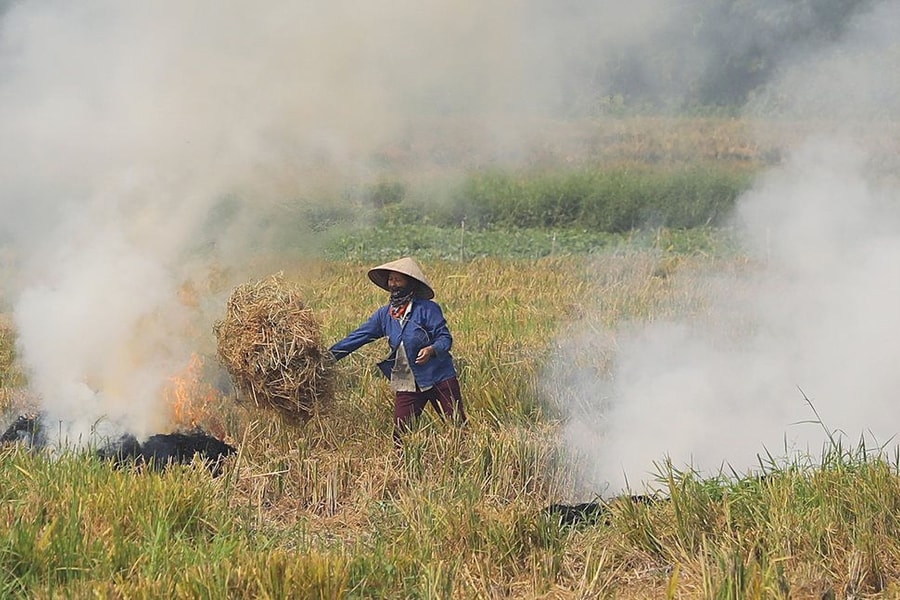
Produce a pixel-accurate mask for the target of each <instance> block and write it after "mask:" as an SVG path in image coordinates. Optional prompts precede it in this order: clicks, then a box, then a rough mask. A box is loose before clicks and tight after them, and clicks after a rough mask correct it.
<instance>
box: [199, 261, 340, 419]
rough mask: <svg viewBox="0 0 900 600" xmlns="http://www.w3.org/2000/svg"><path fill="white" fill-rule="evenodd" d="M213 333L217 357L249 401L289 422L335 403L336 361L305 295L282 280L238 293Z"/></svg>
mask: <svg viewBox="0 0 900 600" xmlns="http://www.w3.org/2000/svg"><path fill="white" fill-rule="evenodd" d="M213 331H214V332H215V335H216V341H217V356H218V358H219V360H220V361H221V362H222V364H223V365H224V366H225V368H226V369H227V370H228V373H229V374H230V375H231V378H232V380H233V382H234V384H235V387H236V388H237V390H238V391H239V393H240V394H242V395H243V396H244V397H246V398H249V399H250V400H252V401H253V403H254V404H255V405H256V406H259V407H262V408H271V409H274V410H276V411H278V412H279V413H280V414H281V415H283V416H286V417H289V418H295V419H296V418H305V417H308V416H309V415H310V414H311V413H312V412H313V411H314V410H315V409H316V407H317V406H319V405H321V404H323V403H327V402H329V401H330V400H331V398H332V369H331V365H332V362H333V361H332V358H331V354H330V353H329V352H328V350H327V348H325V347H324V346H323V345H322V342H321V326H320V324H319V321H318V319H317V318H316V315H315V313H314V312H313V311H312V310H311V309H310V308H308V307H307V306H306V303H305V302H304V301H303V297H302V292H301V290H300V289H299V287H298V286H297V285H295V284H290V283H288V282H286V281H285V280H284V278H283V277H282V276H280V275H274V276H272V277H269V278H267V279H263V280H260V281H256V282H250V283H246V284H244V285H240V286H238V287H237V288H235V289H234V291H233V292H232V294H231V297H230V298H229V300H228V305H227V308H226V313H225V317H224V318H223V319H222V320H220V321H218V322H216V324H215V325H214V328H213Z"/></svg>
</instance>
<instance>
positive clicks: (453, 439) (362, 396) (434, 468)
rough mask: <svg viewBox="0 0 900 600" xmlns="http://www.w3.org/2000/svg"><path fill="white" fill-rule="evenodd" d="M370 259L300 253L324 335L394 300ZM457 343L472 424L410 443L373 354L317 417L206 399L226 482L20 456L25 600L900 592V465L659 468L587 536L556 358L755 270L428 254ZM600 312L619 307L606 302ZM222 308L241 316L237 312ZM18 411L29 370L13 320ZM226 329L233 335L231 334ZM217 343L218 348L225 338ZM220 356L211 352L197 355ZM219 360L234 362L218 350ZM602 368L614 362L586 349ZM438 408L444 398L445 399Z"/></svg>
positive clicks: (9, 519)
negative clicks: (371, 274) (554, 381)
mask: <svg viewBox="0 0 900 600" xmlns="http://www.w3.org/2000/svg"><path fill="white" fill-rule="evenodd" d="M369 266H371V264H370V263H369V262H367V261H363V260H352V261H315V262H307V263H303V264H300V263H298V264H296V265H294V268H293V269H291V270H289V271H286V272H285V275H284V276H285V277H286V278H288V279H289V280H290V281H291V282H293V283H295V284H296V285H297V286H299V287H300V288H301V289H303V290H305V294H306V302H307V305H308V307H309V308H310V309H311V310H313V311H314V313H315V314H316V315H317V317H318V318H319V319H320V321H321V324H322V329H323V336H324V338H325V339H326V340H335V341H336V340H337V339H339V338H340V337H342V336H343V335H344V334H346V333H347V332H348V331H349V330H350V329H351V328H352V327H355V326H356V325H357V324H358V323H360V322H361V321H362V320H364V319H365V318H367V317H368V316H369V314H370V313H371V312H372V311H373V310H374V309H375V308H376V307H377V306H378V305H379V304H380V303H382V302H383V300H384V298H383V292H382V291H381V290H379V289H378V288H376V287H375V286H372V285H371V284H369V283H368V281H367V279H366V277H365V272H366V270H367V269H368V268H369ZM423 266H424V267H425V269H426V272H427V274H428V277H429V279H430V280H431V281H432V283H433V284H434V286H435V288H436V291H437V299H438V300H439V301H440V302H441V304H442V306H443V308H444V311H445V314H446V315H447V317H448V320H449V323H450V326H451V329H452V331H453V334H454V337H455V346H454V355H455V357H456V359H457V362H458V365H459V370H460V379H461V384H462V388H463V393H464V395H465V400H466V405H467V412H468V413H469V416H470V423H469V424H468V426H467V427H465V428H464V429H461V428H458V427H456V426H454V425H452V424H448V423H444V422H441V421H439V420H437V419H435V418H434V417H433V413H431V412H428V411H426V413H425V414H426V417H425V418H424V419H423V420H422V421H421V423H420V426H419V427H417V428H416V429H415V430H414V431H413V432H412V433H410V434H409V435H408V436H407V438H406V439H405V443H404V447H403V450H402V452H399V451H396V450H395V449H394V447H393V444H392V440H391V432H392V424H391V414H392V412H391V411H392V399H391V393H390V391H389V389H388V388H387V385H386V384H385V383H384V381H383V380H381V379H378V378H377V377H376V371H375V369H374V366H373V365H374V362H375V361H376V360H378V359H380V358H381V357H382V355H383V354H384V353H385V347H384V346H382V345H379V344H377V343H376V344H371V345H369V346H367V347H365V348H363V349H362V350H360V351H358V352H357V353H355V354H353V355H352V356H351V357H349V358H347V359H346V360H344V361H342V362H341V363H339V364H338V367H337V370H336V372H335V382H334V385H335V397H334V400H333V401H332V402H330V403H329V404H328V405H327V406H321V407H319V408H318V410H314V411H313V414H312V416H311V417H310V418H309V419H308V420H306V421H305V422H300V423H297V422H294V421H285V420H282V419H281V418H279V417H278V415H277V414H275V413H274V412H273V411H271V410H265V409H262V408H256V407H254V406H253V405H252V404H250V403H247V402H235V399H234V398H233V397H231V396H221V397H220V398H218V400H217V405H216V406H213V407H210V406H209V405H208V403H207V404H205V405H204V411H207V414H212V415H214V418H215V419H216V420H217V422H218V423H219V424H220V426H221V428H222V430H223V432H224V435H225V436H226V437H227V439H228V440H229V441H231V442H232V443H234V444H235V445H236V446H237V447H238V449H239V450H238V454H237V456H235V457H233V458H232V459H231V460H230V462H229V463H228V465H227V467H226V470H225V474H224V475H223V476H221V477H218V478H212V477H210V476H209V474H208V472H207V471H206V470H204V469H203V468H200V467H199V466H197V467H194V466H190V467H179V468H170V469H169V470H167V471H165V472H163V473H152V472H151V473H141V472H137V471H132V470H128V469H125V470H115V469H112V468H111V467H110V466H109V465H107V464H105V463H103V462H101V461H99V460H97V459H95V458H92V457H90V456H87V455H80V454H77V455H64V456H62V457H59V458H57V459H50V458H49V457H47V456H46V455H44V454H42V453H32V452H28V451H26V450H25V449H23V448H21V447H18V446H15V445H11V446H10V445H7V446H5V447H2V448H0V471H2V481H3V482H4V484H3V486H2V487H0V511H2V512H0V514H2V517H0V519H2V523H3V528H2V533H0V596H2V597H5V598H61V597H65V598H87V597H92V598H94V597H108V598H148V599H149V598H160V597H168V598H273V599H274V598H473V599H474V598H560V599H563V598H607V597H608V598H612V597H616V598H779V597H783V598H788V597H790V598H837V597H896V596H897V595H898V593H900V588H898V585H897V583H896V582H897V581H898V575H900V544H898V543H897V539H900V518H898V517H897V515H898V514H900V510H898V509H900V476H898V466H897V461H896V460H890V459H889V458H885V457H880V456H877V455H873V454H872V453H871V452H869V451H867V450H866V449H865V448H856V447H840V446H838V445H836V446H835V447H833V448H832V449H831V451H830V452H829V453H827V454H826V455H825V456H823V457H822V458H821V460H819V461H814V462H810V463H800V462H795V463H793V464H790V465H786V466H785V465H783V464H780V465H779V466H777V467H776V466H775V464H774V462H773V464H772V465H770V468H769V469H768V471H767V472H766V473H764V474H763V475H761V476H755V477H749V476H748V477H738V478H734V477H729V478H725V477H721V478H715V477H714V478H711V479H710V478H701V477H699V476H698V475H697V474H695V473H692V472H691V471H689V470H685V469H683V468H682V467H681V466H679V465H669V464H666V463H665V461H663V457H660V460H661V463H660V465H661V466H660V468H659V474H658V482H659V484H660V486H662V488H663V490H664V491H665V497H664V499H662V500H661V501H659V502H652V503H637V502H634V503H632V502H622V503H616V504H613V505H611V506H610V509H609V511H608V513H606V514H605V516H604V518H602V519H600V520H595V521H592V522H585V523H580V524H579V523H576V524H573V525H567V524H564V523H562V522H561V521H560V520H559V519H557V518H555V517H554V516H553V515H551V514H548V513H547V511H546V507H548V506H549V505H551V504H553V503H566V502H569V503H574V502H581V501H590V500H592V499H594V498H593V495H592V494H593V493H595V492H596V491H595V490H590V489H585V488H584V487H583V486H582V485H580V484H579V480H578V477H577V474H578V469H579V461H580V457H578V456H575V455H573V454H572V453H570V452H569V451H567V450H566V449H565V447H563V446H562V445H561V443H560V441H559V435H558V433H559V429H560V427H561V425H562V423H563V422H564V421H565V419H566V411H565V409H564V407H563V406H562V403H561V402H560V398H559V397H558V396H556V397H555V396H554V395H553V394H547V393H546V392H545V391H544V392H542V391H541V390H545V389H546V386H545V385H544V384H545V383H546V382H544V381H542V378H543V377H545V375H546V372H545V365H546V364H547V361H548V360H549V358H550V356H551V355H552V354H553V352H554V340H555V336H557V335H558V334H559V333H560V332H562V331H564V330H565V328H566V327H571V326H572V324H573V323H580V324H581V325H580V326H582V327H591V328H596V329H597V330H598V331H599V330H602V329H604V328H612V327H614V326H615V324H616V323H618V322H620V321H622V320H625V319H638V320H648V319H653V318H657V317H659V316H661V315H664V314H667V313H671V312H676V313H677V312H685V311H697V310H702V308H703V307H702V305H701V304H702V299H701V298H698V297H691V296H690V294H686V293H685V290H684V288H683V287H681V286H677V285H675V284H674V283H673V282H674V281H675V280H676V279H677V278H676V277H674V275H676V274H684V275H687V276H689V275H690V274H691V273H692V272H696V273H703V272H707V271H711V270H715V271H717V272H740V271H741V270H742V269H745V268H748V263H747V261H746V260H745V259H742V258H740V257H736V256H730V255H722V256H718V257H717V256H714V255H709V254H706V253H682V254H672V253H671V252H668V251H667V250H666V247H658V246H657V247H644V248H637V249H635V250H634V251H633V252H615V253H605V254H596V255H569V256H551V257H545V258H539V259H501V258H482V259H477V260H472V261H465V262H462V261H455V260H441V259H433V260H429V261H428V262H426V263H424V265H423ZM601 300H602V301H601ZM223 310H224V307H223ZM0 325H2V327H0V374H2V379H0V382H2V389H0V400H2V402H3V403H4V408H5V409H6V411H7V412H8V411H11V410H12V411H14V410H15V403H16V397H17V390H18V389H19V387H20V386H21V385H22V376H21V374H20V373H18V372H17V370H16V364H15V360H14V353H13V352H12V340H13V338H14V336H15V332H14V331H13V330H12V328H11V326H10V325H9V324H8V323H6V322H0ZM210 335H211V332H210ZM206 344H208V341H207V342H206ZM199 345H202V344H201V343H200V341H198V346H199ZM202 358H203V360H207V361H215V356H214V355H213V354H212V353H210V354H208V355H204V356H203V357H202ZM583 360H586V361H594V362H595V363H596V368H597V369H598V370H603V369H604V368H606V366H605V365H606V362H605V361H607V360H608V357H604V356H599V355H598V356H588V357H584V358H583ZM429 410H430V409H429Z"/></svg>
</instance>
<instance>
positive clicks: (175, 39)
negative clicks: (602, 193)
mask: <svg viewBox="0 0 900 600" xmlns="http://www.w3.org/2000/svg"><path fill="white" fill-rule="evenodd" d="M640 4H641V6H639V7H635V8H634V9H631V8H628V9H622V8H620V7H617V5H618V3H615V2H601V3H594V4H593V6H594V8H593V9H591V10H588V9H587V6H588V3H580V2H575V3H568V4H567V3H555V2H543V1H540V2H528V3H524V4H523V3H520V2H512V1H501V2H492V3H487V4H486V3H472V2H462V3H460V2H455V1H448V0H437V1H434V2H428V3H425V4H423V3H421V2H409V1H407V0H391V1H389V2H379V3H365V2H354V1H350V0H338V1H336V2H289V1H286V0H284V1H282V0H276V1H274V2H267V3H265V4H264V5H251V4H247V3H243V4H242V3H230V4H228V5H223V4H222V3H221V2H213V1H211V0H201V1H200V2H189V3H185V2H175V1H171V0H162V1H159V2H137V1H131V0H127V1H112V0H85V1H83V2H67V1H62V0H48V1H43V2H36V1H30V0H21V1H10V2H3V3H2V4H0V140H2V143H0V213H2V215H3V219H2V221H0V245H2V247H3V254H2V258H3V263H2V264H0V272H2V273H3V274H4V280H3V293H2V297H0V299H2V300H3V302H4V310H10V311H11V312H12V313H13V315H14V319H15V323H16V327H17V332H18V334H19V344H20V356H21V359H22V361H23V363H24V366H25V367H26V369H27V371H28V376H29V382H30V386H31V388H32V390H31V391H32V393H33V394H34V396H36V397H37V398H39V399H40V401H41V402H42V404H43V408H44V409H45V411H46V413H47V419H48V420H49V421H50V422H51V423H53V427H52V428H51V429H53V431H54V432H58V433H59V434H60V436H61V437H62V438H63V439H64V441H67V442H70V443H84V442H85V440H86V439H87V438H88V437H89V436H90V434H91V432H92V431H94V430H96V429H97V428H98V427H101V425H102V424H105V425H103V426H102V427H101V429H110V430H113V431H115V430H118V429H128V430H130V431H132V432H134V433H136V434H139V435H140V434H146V433H151V432H153V431H154V430H155V429H156V428H158V427H159V426H160V419H162V418H163V417H162V416H161V407H160V404H161V390H162V388H163V387H165V385H166V380H167V378H168V377H169V376H171V375H172V374H173V373H175V372H177V371H178V369H179V367H180V366H183V365H184V364H185V363H186V362H187V361H188V357H189V355H190V353H191V352H192V351H193V350H194V349H195V347H196V339H194V338H196V337H198V336H199V337H202V336H204V335H205V336H208V335H210V334H209V325H210V321H211V317H210V315H208V314H204V313H203V312H202V311H198V307H197V305H196V301H195V300H192V299H191V298H190V294H185V290H198V289H199V290H202V289H203V288H204V277H207V276H208V275H209V272H210V270H213V269H215V270H216V272H218V273H221V272H227V269H228V268H229V267H233V268H235V269H236V270H238V272H239V273H240V274H241V276H243V277H247V276H250V275H252V274H253V273H252V267H251V265H253V264H254V261H256V260H257V259H259V258H260V257H263V256H266V255H267V254H270V253H272V251H273V250H275V251H277V250H278V248H277V247H273V244H276V243H278V241H279V240H282V241H283V240H284V239H285V238H289V239H291V243H293V244H296V245H298V246H302V240H298V239H297V238H300V237H302V235H303V234H302V232H301V231H297V232H294V231H293V230H291V229H290V228H288V227H286V226H284V225H281V226H280V228H279V226H278V224H279V223H290V222H292V221H291V217H295V216H296V215H297V214H298V213H300V212H302V211H303V209H304V208H305V207H306V206H307V205H308V204H311V203H313V202H323V201H324V202H329V201H334V200H335V199H340V198H341V193H342V192H343V191H344V190H347V189H354V188H358V187H360V186H364V185H366V184H367V183H369V182H371V181H374V180H377V178H378V177H379V176H380V174H381V169H382V168H383V163H384V160H383V158H384V157H385V156H388V157H394V156H396V155H398V154H399V155H407V156H408V157H409V158H410V160H413V159H415V160H417V161H421V162H423V163H425V164H426V165H428V164H431V163H435V164H437V163H441V157H430V156H424V157H421V156H420V154H422V152H421V151H420V146H417V145H416V144H417V142H416V140H419V139H422V138H425V139H429V140H430V141H431V143H430V145H428V146H427V148H433V147H440V145H441V144H442V143H443V141H444V140H443V139H442V138H443V136H447V137H448V138H449V137H450V136H454V135H458V134H462V133H466V132H468V134H472V132H475V138H474V140H475V141H474V142H473V144H469V145H468V146H464V147H466V148H468V149H469V150H468V152H467V155H468V156H469V157H474V158H472V159H471V160H476V161H477V160H493V159H494V158H497V157H509V156H512V157H515V156H516V155H517V147H518V145H519V143H520V140H521V139H522V135H523V134H522V131H523V129H522V127H523V125H522V123H525V122H527V119H528V118H530V117H532V116H535V115H543V116H547V115H552V114H559V113H558V112H556V111H560V110H564V109H565V105H566V104H567V103H570V102H569V99H568V98H567V97H566V94H565V93H562V92H561V91H560V90H561V89H562V88H563V87H564V82H566V81H571V75H572V73H571V72H569V71H567V69H571V68H572V63H573V59H574V57H579V56H581V55H582V54H583V51H584V50H585V49H586V48H587V47H588V44H589V43H590V41H591V39H592V35H591V33H590V30H589V29H587V28H586V26H587V25H588V24H590V25H591V26H592V27H599V28H602V29H600V30H598V31H606V32H612V31H617V30H618V31H626V30H631V31H634V30H636V29H638V26H639V24H640V23H644V22H646V21H645V20H644V18H643V17H642V16H641V15H647V14H655V12H654V11H653V10H652V9H653V5H654V4H655V2H654V3H650V2H646V3H640ZM613 17H615V18H613ZM594 33H596V31H595V32H594ZM442 119H453V120H454V121H452V124H451V125H450V126H447V125H441V120H442ZM455 123H460V124H462V126H461V127H457V126H455ZM435 137H439V139H437V140H433V139H432V138H435ZM448 141H450V140H448ZM448 145H449V144H448ZM426 153H427V151H426ZM429 161H430V162H429ZM440 166H442V167H444V166H446V165H444V164H443V163H441V164H440ZM214 316H215V315H213V317H214Z"/></svg>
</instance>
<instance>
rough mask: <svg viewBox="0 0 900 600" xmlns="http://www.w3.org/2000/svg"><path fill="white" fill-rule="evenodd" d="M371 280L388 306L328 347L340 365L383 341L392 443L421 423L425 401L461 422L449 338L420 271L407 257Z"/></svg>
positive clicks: (386, 266)
mask: <svg viewBox="0 0 900 600" xmlns="http://www.w3.org/2000/svg"><path fill="white" fill-rule="evenodd" d="M369 279H371V280H372V282H373V283H374V284H375V285H377V286H378V287H380V288H382V289H384V290H386V291H388V292H390V294H391V296H390V302H389V303H388V304H387V305H385V306H382V307H381V308H379V309H378V310H376V311H375V313H374V314H373V315H372V316H371V317H370V318H369V320H368V321H366V322H365V323H363V324H362V325H361V326H360V327H359V328H358V329H356V330H355V331H353V332H352V333H350V334H349V335H348V336H347V337H345V338H344V339H343V340H341V341H339V342H338V343H336V344H335V345H334V346H332V347H331V353H332V354H333V355H334V358H335V359H336V360H340V359H342V358H344V357H345V356H347V355H348V354H350V353H351V352H353V351H355V350H357V349H359V348H360V347H362V346H364V345H365V344H368V343H369V342H374V341H375V340H377V339H380V338H383V337H385V336H387V338H388V344H389V346H390V350H391V353H390V355H389V356H388V357H387V358H386V359H385V360H383V361H381V362H380V363H378V367H379V369H381V372H382V373H383V374H384V375H385V376H386V377H387V378H388V379H389V380H390V383H391V389H392V390H393V391H394V394H395V396H394V442H395V443H397V444H398V445H399V443H400V435H401V434H402V433H403V432H404V431H407V430H408V429H409V428H410V426H411V425H412V423H414V422H415V421H416V419H418V418H419V416H420V415H421V414H422V411H423V410H425V405H426V404H428V403H429V402H430V403H431V405H432V406H434V408H435V410H437V411H438V414H440V415H441V416H448V417H450V418H452V419H455V420H456V421H457V422H459V423H464V422H465V420H466V414H465V411H464V409H463V400H462V394H461V393H460V391H459V381H458V379H457V377H456V369H455V368H454V366H453V357H452V356H451V355H450V346H451V345H452V344H453V338H452V337H451V335H450V330H449V329H448V328H447V321H446V320H444V314H443V312H442V311H441V307H440V306H439V305H438V304H437V303H436V302H434V301H433V300H432V298H434V290H433V289H432V288H431V284H429V283H428V279H427V278H426V277H425V274H424V273H423V272H422V269H421V267H419V265H418V263H416V261H415V260H413V259H412V258H409V257H406V258H401V259H399V260H395V261H393V262H389V263H386V264H383V265H380V266H378V267H375V268H373V269H370V270H369Z"/></svg>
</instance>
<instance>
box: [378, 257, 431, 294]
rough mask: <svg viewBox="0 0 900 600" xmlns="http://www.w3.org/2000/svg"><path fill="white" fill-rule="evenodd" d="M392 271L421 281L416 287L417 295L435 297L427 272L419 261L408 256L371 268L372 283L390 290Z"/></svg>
mask: <svg viewBox="0 0 900 600" xmlns="http://www.w3.org/2000/svg"><path fill="white" fill-rule="evenodd" d="M391 271H394V272H395V273H403V274H404V275H406V276H407V277H409V278H410V279H415V280H416V281H417V282H419V285H418V286H417V289H416V296H417V297H419V298H424V299H426V300H430V299H431V298H434V290H433V289H431V284H430V283H428V278H427V277H425V273H423V272H422V267H420V266H419V263H417V262H416V261H415V260H413V259H412V258H410V257H408V256H406V257H403V258H401V259H399V260H395V261H393V262H389V263H384V264H383V265H378V266H377V267H375V268H372V269H369V279H371V280H372V283H374V284H375V285H377V286H378V287H380V288H381V289H383V290H387V291H390V289H389V288H388V284H387V280H388V273H390V272H391Z"/></svg>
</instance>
